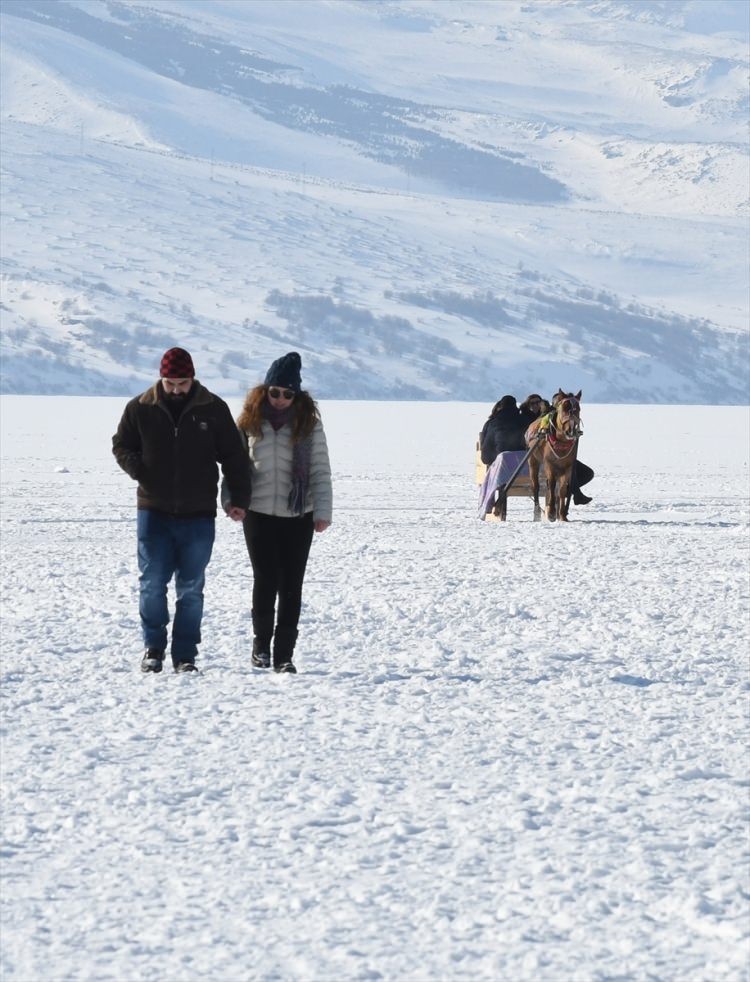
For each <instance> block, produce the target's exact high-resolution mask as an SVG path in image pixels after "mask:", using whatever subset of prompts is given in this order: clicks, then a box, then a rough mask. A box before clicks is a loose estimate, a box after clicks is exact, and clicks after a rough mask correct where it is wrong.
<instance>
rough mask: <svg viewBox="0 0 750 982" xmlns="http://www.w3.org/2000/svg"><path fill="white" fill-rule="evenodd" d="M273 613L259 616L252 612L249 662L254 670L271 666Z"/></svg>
mask: <svg viewBox="0 0 750 982" xmlns="http://www.w3.org/2000/svg"><path fill="white" fill-rule="evenodd" d="M273 620H274V615H273V611H272V612H271V614H270V616H267V615H263V616H260V615H258V614H256V613H255V611H253V634H254V635H255V637H254V638H253V653H252V655H251V656H250V661H251V662H252V664H253V665H254V666H255V668H269V667H270V665H271V638H272V637H273Z"/></svg>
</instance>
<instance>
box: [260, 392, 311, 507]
mask: <svg viewBox="0 0 750 982" xmlns="http://www.w3.org/2000/svg"><path fill="white" fill-rule="evenodd" d="M261 411H262V413H263V418H264V419H267V420H268V422H269V423H270V424H271V426H272V427H273V429H274V432H276V433H278V431H279V430H280V429H281V427H282V426H285V425H286V424H287V423H289V424H290V425H291V422H292V419H293V413H292V406H287V408H286V409H275V408H274V407H273V406H272V405H271V404H270V402H265V403H264V404H263V406H262V410H261ZM311 456H312V434H310V436H306V437H304V438H303V439H302V440H298V441H297V442H296V443H295V444H293V445H292V486H291V489H290V490H289V498H288V500H287V503H288V505H289V510H290V511H291V513H292V514H293V515H304V513H305V501H306V500H307V490H308V488H309V487H310V457H311Z"/></svg>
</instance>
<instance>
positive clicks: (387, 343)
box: [0, 0, 750, 403]
mask: <svg viewBox="0 0 750 982" xmlns="http://www.w3.org/2000/svg"><path fill="white" fill-rule="evenodd" d="M0 12H1V13H0V28H1V34H0V37H1V39H2V79H1V87H0V95H1V96H2V104H1V106H0V112H1V114H2V135H3V140H2V166H3V170H2V193H3V202H2V261H3V268H2V391H5V392H46V393H56V392H58V393H63V392H64V393H92V392H96V393H99V394H126V393H132V392H135V391H137V390H138V388H139V387H141V386H143V385H145V384H147V382H148V381H149V380H150V379H152V378H153V376H154V372H155V366H156V364H157V362H158V358H159V356H160V354H161V352H162V350H163V349H164V348H165V347H167V346H170V345H172V344H182V345H184V346H186V347H188V348H190V350H191V351H192V352H193V355H194V358H195V360H196V363H197V366H198V369H199V375H200V377H201V379H202V380H203V381H204V382H206V383H207V384H208V385H209V386H211V387H213V388H214V389H216V390H217V391H219V392H222V393H223V394H225V395H228V396H237V395H238V394H240V393H242V392H243V391H244V390H245V389H246V388H247V387H248V386H249V385H251V384H254V383H255V382H256V381H257V380H258V379H259V378H260V377H262V374H263V372H264V371H265V368H266V366H267V364H268V363H269V361H270V360H271V359H272V358H274V357H276V356H277V355H278V354H279V353H280V352H282V351H285V350H289V349H290V348H294V349H297V350H299V351H300V352H301V353H302V356H303V364H304V366H305V371H304V382H305V384H306V385H308V386H309V387H310V388H311V389H312V390H313V392H314V393H315V394H316V395H317V396H320V397H322V398H337V397H342V398H367V399H378V398H382V399H386V398H387V399H399V398H403V399H420V398H430V399H463V400H482V401H491V400H494V399H495V398H496V397H498V396H499V395H501V394H502V392H504V391H513V392H516V393H517V394H518V395H525V393H526V392H527V391H532V390H541V391H543V392H550V391H551V390H554V389H556V388H557V387H558V386H559V385H563V386H565V387H568V386H571V387H573V386H574V387H575V388H579V387H582V388H583V390H584V398H585V399H586V400H588V401H600V402H604V401H606V402H679V403H747V402H748V401H750V390H749V376H750V359H749V356H748V331H747V326H748V286H749V285H748V273H747V269H748V235H747V221H748V215H749V214H750V210H749V208H748V200H747V199H748V184H749V180H750V171H749V167H748V140H747V122H748V111H749V106H748V96H747V84H748V64H749V61H750V59H749V58H748V36H749V32H748V23H749V20H750V4H748V3H747V2H746V0H728V2H721V0H711V2H702V0H684V2H683V0H670V2H646V0H643V2H628V0H591V2H589V0H575V2H573V0H570V2H569V0H560V2H557V3H549V2H546V0H545V2H534V0H526V2H520V0H518V2H516V0H503V2H501V3H496V2H486V0H485V2H481V0H448V2H446V0H442V2H439V0H382V2H380V0H366V2H365V0H330V2H329V0H315V2H313V0H302V2H296V0H286V2H284V3H278V2H275V0H268V2H265V0H252V2H244V0H227V2H225V0H191V2H185V0H161V2H149V3H146V2H140V0H127V2H115V0H112V2H108V0H54V2H49V0H4V2H3V3H2V6H1V7H0Z"/></svg>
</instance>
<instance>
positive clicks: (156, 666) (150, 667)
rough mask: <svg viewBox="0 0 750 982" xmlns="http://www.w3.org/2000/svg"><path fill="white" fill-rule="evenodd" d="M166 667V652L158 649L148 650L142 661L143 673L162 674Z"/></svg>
mask: <svg viewBox="0 0 750 982" xmlns="http://www.w3.org/2000/svg"><path fill="white" fill-rule="evenodd" d="M163 667H164V652H163V651H159V649H158V648H147V649H146V651H145V652H144V654H143V658H142V659H141V671H142V672H160V671H161V670H162V668H163Z"/></svg>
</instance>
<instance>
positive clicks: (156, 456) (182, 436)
mask: <svg viewBox="0 0 750 982" xmlns="http://www.w3.org/2000/svg"><path fill="white" fill-rule="evenodd" d="M161 394H162V387H161V383H160V382H157V383H156V384H155V385H154V386H152V387H151V388H150V389H148V390H147V391H146V392H144V393H142V395H140V396H136V398H135V399H131V400H130V402H129V403H128V404H127V406H126V407H125V412H124V413H123V414H122V419H121V420H120V425H119V426H118V428H117V433H115V435H114V436H113V437H112V453H113V454H114V455H115V457H116V459H117V463H118V464H119V465H120V467H122V469H123V470H124V471H125V473H126V474H129V475H130V477H132V478H133V479H134V480H136V481H138V507H139V508H145V509H149V510H151V511H161V512H165V513H167V514H170V515H185V516H188V515H198V514H201V515H215V514H216V494H217V490H218V484H219V470H218V467H217V466H216V465H217V462H218V463H219V464H221V469H222V472H223V474H224V477H225V478H226V481H227V487H228V488H229V494H230V499H231V504H233V505H235V506H237V507H239V508H247V506H248V504H249V502H250V466H249V461H248V457H247V451H246V450H245V448H244V446H243V443H242V439H241V437H240V434H239V430H238V429H237V427H236V426H235V424H234V420H233V419H232V414H231V413H230V412H229V407H228V406H227V404H226V403H225V402H224V400H223V399H220V398H219V397H218V396H215V395H214V394H213V393H211V392H209V391H208V389H207V388H205V387H204V386H203V385H201V384H200V382H198V381H194V382H193V386H192V388H191V390H190V399H189V401H188V402H187V404H186V405H185V407H184V409H183V410H182V413H181V415H180V417H179V419H178V420H177V422H176V423H175V421H174V419H173V417H172V414H171V412H170V411H169V409H168V407H167V406H166V405H165V403H164V401H163V399H162V398H161Z"/></svg>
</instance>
